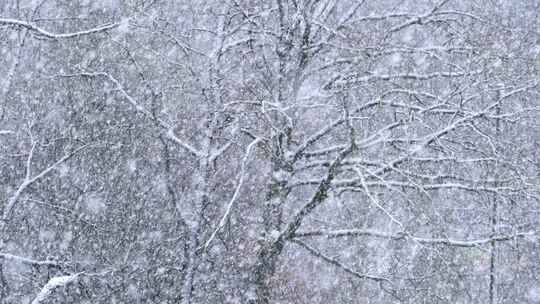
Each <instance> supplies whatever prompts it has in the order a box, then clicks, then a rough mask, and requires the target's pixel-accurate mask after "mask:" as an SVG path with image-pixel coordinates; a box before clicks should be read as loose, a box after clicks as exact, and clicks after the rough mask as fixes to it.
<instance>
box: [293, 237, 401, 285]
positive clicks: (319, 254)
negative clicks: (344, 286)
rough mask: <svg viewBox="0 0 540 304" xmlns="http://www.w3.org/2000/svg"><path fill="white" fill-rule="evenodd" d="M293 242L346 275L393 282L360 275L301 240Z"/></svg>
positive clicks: (373, 276) (378, 277) (382, 278)
mask: <svg viewBox="0 0 540 304" xmlns="http://www.w3.org/2000/svg"><path fill="white" fill-rule="evenodd" d="M291 241H292V242H293V243H295V244H297V245H299V246H300V247H302V248H304V249H305V250H306V251H307V252H309V253H310V254H311V255H313V256H315V257H318V258H320V259H321V260H323V261H325V262H326V263H329V264H331V265H334V266H335V267H337V268H339V269H341V270H343V271H345V272H346V273H348V274H351V275H353V276H355V277H357V278H359V279H368V280H372V281H376V282H388V283H391V281H390V280H388V279H387V278H384V277H380V276H375V275H371V274H365V273H360V272H358V271H356V270H354V269H351V268H350V267H348V266H346V265H344V264H343V263H341V262H340V261H338V260H336V259H334V258H332V257H329V256H327V255H325V254H323V253H322V252H320V251H318V250H316V249H315V248H312V247H311V246H309V245H308V244H306V243H304V242H302V241H299V240H291Z"/></svg>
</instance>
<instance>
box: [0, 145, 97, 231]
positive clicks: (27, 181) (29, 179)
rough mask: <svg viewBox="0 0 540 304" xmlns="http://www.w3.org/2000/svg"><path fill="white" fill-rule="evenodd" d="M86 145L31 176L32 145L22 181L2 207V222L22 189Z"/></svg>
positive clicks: (7, 216) (5, 219)
mask: <svg viewBox="0 0 540 304" xmlns="http://www.w3.org/2000/svg"><path fill="white" fill-rule="evenodd" d="M88 146H89V145H83V146H81V147H79V148H77V149H75V150H74V151H73V152H71V153H68V154H66V155H65V156H64V157H62V158H60V159H59V160H57V161H56V162H55V163H53V164H52V165H50V166H49V167H47V168H45V169H44V170H43V171H41V172H40V173H38V174H36V175H35V176H33V177H31V176H30V166H31V162H32V156H33V148H34V147H33V148H32V150H31V151H30V154H29V156H28V159H27V163H26V176H25V178H24V180H23V182H22V183H21V184H20V185H19V187H18V188H17V190H15V193H13V195H12V196H11V197H9V199H8V202H7V205H6V207H5V209H4V214H3V215H2V220H3V221H4V222H6V221H7V220H8V218H9V216H10V214H11V210H12V209H13V207H14V206H15V204H16V203H17V201H18V200H19V197H20V196H21V194H22V193H23V192H24V190H26V188H28V186H30V185H32V184H33V183H35V182H36V181H37V180H39V179H41V178H43V177H44V176H46V175H47V174H49V173H50V172H51V171H52V170H54V169H55V168H56V167H58V166H59V165H60V164H62V163H64V162H66V161H67V160H69V159H70V158H72V157H73V156H74V155H76V154H77V153H79V152H80V151H82V150H83V149H85V148H86V147H88Z"/></svg>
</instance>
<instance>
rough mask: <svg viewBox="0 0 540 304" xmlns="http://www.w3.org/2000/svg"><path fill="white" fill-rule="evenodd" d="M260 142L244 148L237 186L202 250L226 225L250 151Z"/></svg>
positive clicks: (242, 181) (243, 176) (254, 142)
mask: <svg viewBox="0 0 540 304" xmlns="http://www.w3.org/2000/svg"><path fill="white" fill-rule="evenodd" d="M260 141H261V139H260V138H257V139H255V140H254V141H252V142H251V143H250V144H249V145H248V147H247V148H246V153H245V154H244V158H243V159H242V164H241V168H240V177H239V178H238V184H237V185H236V189H235V190H234V194H233V196H232V198H231V200H230V201H229V203H228V204H227V209H225V213H224V214H223V217H222V218H221V220H220V221H219V224H218V226H217V227H216V229H215V230H214V232H212V235H211V236H210V238H209V239H208V241H206V243H205V244H204V250H206V249H207V248H208V246H210V243H211V242H212V240H213V239H214V238H215V237H216V234H217V233H218V232H219V231H220V230H221V229H222V228H223V227H224V226H225V223H227V219H228V218H229V215H230V214H231V210H232V207H233V206H234V203H235V202H236V199H237V198H238V195H239V194H240V189H241V187H242V184H243V183H244V178H245V171H246V165H247V162H248V158H249V154H250V153H251V150H252V149H253V147H254V146H255V145H256V144H257V143H258V142H260Z"/></svg>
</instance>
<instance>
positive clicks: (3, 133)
mask: <svg viewBox="0 0 540 304" xmlns="http://www.w3.org/2000/svg"><path fill="white" fill-rule="evenodd" d="M9 134H15V132H13V131H10V130H0V135H9Z"/></svg>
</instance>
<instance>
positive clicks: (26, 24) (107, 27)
mask: <svg viewBox="0 0 540 304" xmlns="http://www.w3.org/2000/svg"><path fill="white" fill-rule="evenodd" d="M121 24H122V22H116V23H111V24H105V25H101V26H98V27H94V28H91V29H87V30H83V31H78V32H72V33H62V34H57V33H51V32H49V31H47V30H45V29H43V28H41V27H39V26H37V25H35V24H33V23H31V22H26V21H23V20H17V19H10V18H0V25H8V26H14V27H19V28H25V29H27V30H29V31H32V32H34V33H36V34H38V35H41V36H44V37H47V38H50V39H70V38H78V37H81V36H87V35H91V34H95V33H101V32H106V31H109V30H112V29H114V28H117V27H119V26H120V25H121Z"/></svg>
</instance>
